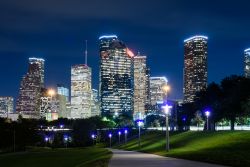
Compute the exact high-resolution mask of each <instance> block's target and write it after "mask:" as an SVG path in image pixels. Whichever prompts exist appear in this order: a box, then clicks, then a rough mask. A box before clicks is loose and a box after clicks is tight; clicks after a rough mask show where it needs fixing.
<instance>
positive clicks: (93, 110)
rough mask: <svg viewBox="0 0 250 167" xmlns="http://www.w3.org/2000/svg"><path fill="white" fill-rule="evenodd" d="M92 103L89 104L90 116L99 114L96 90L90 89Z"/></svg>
mask: <svg viewBox="0 0 250 167" xmlns="http://www.w3.org/2000/svg"><path fill="white" fill-rule="evenodd" d="M91 100H92V104H91V116H99V115H100V102H99V98H98V90H96V89H92V99H91Z"/></svg>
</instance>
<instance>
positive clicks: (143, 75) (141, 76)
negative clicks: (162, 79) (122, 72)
mask: <svg viewBox="0 0 250 167" xmlns="http://www.w3.org/2000/svg"><path fill="white" fill-rule="evenodd" d="M146 59H147V57H146V56H141V55H139V53H138V55H137V56H135V57H134V114H133V115H134V119H135V120H137V119H143V118H144V116H145V114H146V111H147V106H148V103H149V75H148V68H147V63H146Z"/></svg>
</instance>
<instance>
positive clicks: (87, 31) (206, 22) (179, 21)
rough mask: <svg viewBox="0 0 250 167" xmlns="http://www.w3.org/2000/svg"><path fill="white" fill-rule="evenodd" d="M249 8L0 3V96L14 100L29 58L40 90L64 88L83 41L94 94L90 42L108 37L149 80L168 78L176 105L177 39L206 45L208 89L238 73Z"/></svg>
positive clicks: (123, 1) (134, 0)
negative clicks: (37, 62)
mask: <svg viewBox="0 0 250 167" xmlns="http://www.w3.org/2000/svg"><path fill="white" fill-rule="evenodd" d="M249 6H250V1H247V0H246V1H243V0H238V1H229V0H209V1H204V0H202V1H201V0H197V1H196V0H188V1H186V0H179V1H178V0H172V1H169V0H72V1H70V0H57V1H55V0H54V1H53V0H40V1H38V0H15V1H14V0H6V1H5V0H1V1H0V22H1V23H0V56H1V61H0V69H1V70H0V76H1V82H0V96H14V97H15V98H16V97H17V95H18V89H19V86H20V81H21V77H22V76H23V75H24V74H25V73H26V72H27V68H28V58H29V57H41V58H44V59H45V82H46V86H47V87H55V86H56V84H57V83H63V84H65V85H66V86H68V87H70V68H71V65H75V64H83V63H84V56H83V52H84V41H85V40H86V39H87V40H88V46H89V48H88V53H89V57H88V62H89V63H88V64H89V66H90V67H92V70H93V77H92V78H93V83H92V85H93V88H98V84H99V54H98V38H99V36H101V35H104V34H116V35H118V37H119V39H120V40H122V41H123V42H125V43H126V45H127V46H128V47H129V48H131V50H132V51H134V52H135V53H136V52H138V51H139V52H140V53H141V54H144V55H146V56H147V57H148V65H149V67H150V68H151V76H166V77H167V78H168V80H169V83H170V85H171V87H172V91H171V94H170V97H171V98H182V85H183V80H182V79H183V52H184V51H183V40H184V39H185V38H188V37H190V36H193V35H196V34H200V35H206V36H208V37H209V39H208V79H209V82H212V81H215V82H220V81H221V79H222V78H224V77H225V76H228V75H231V74H239V75H240V74H242V73H243V60H244V56H243V51H244V49H245V48H248V47H250V12H249Z"/></svg>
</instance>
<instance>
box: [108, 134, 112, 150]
mask: <svg viewBox="0 0 250 167" xmlns="http://www.w3.org/2000/svg"><path fill="white" fill-rule="evenodd" d="M111 138H112V134H111V133H110V134H109V147H110V148H111V142H112V141H111Z"/></svg>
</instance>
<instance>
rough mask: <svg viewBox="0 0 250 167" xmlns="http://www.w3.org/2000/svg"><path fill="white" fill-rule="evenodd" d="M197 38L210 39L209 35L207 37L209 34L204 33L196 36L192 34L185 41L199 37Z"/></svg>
mask: <svg viewBox="0 0 250 167" xmlns="http://www.w3.org/2000/svg"><path fill="white" fill-rule="evenodd" d="M197 38H204V39H206V40H207V39H208V37H207V36H204V35H195V36H192V37H190V38H187V39H185V40H184V42H187V41H191V40H193V39H197Z"/></svg>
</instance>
